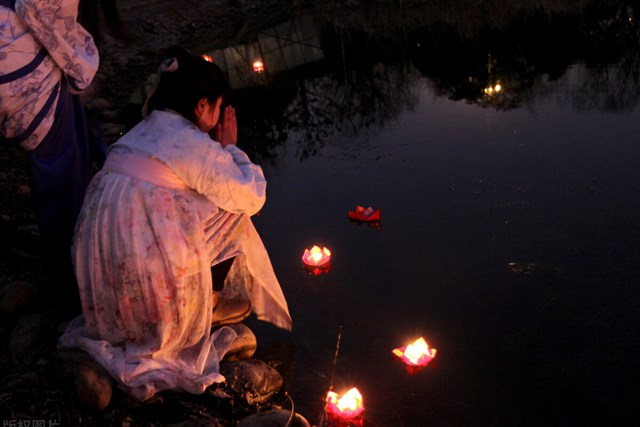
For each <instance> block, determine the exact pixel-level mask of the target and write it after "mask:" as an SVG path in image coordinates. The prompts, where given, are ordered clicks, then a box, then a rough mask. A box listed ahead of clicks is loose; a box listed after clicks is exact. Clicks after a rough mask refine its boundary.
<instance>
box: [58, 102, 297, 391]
mask: <svg viewBox="0 0 640 427" xmlns="http://www.w3.org/2000/svg"><path fill="white" fill-rule="evenodd" d="M265 190H266V181H265V179H264V175H263V173H262V169H261V168H260V167H259V166H257V165H255V164H253V163H251V161H250V160H249V158H248V157H247V156H246V154H245V153H244V152H242V151H241V150H240V149H239V148H237V147H236V146H233V145H230V146H227V147H225V148H222V146H221V145H220V144H219V143H218V142H215V141H213V140H212V139H211V138H210V137H209V136H208V135H207V134H205V133H203V132H201V131H200V130H198V129H197V128H196V126H194V125H193V124H192V123H191V122H190V121H188V120H186V119H185V118H183V117H182V116H180V115H178V114H176V113H173V112H166V111H153V112H152V113H151V114H150V115H149V116H148V117H147V118H146V119H144V120H143V121H142V122H141V123H139V124H138V125H137V126H136V127H135V128H133V129H132V130H131V131H130V132H128V133H127V134H126V135H124V136H123V137H122V138H121V139H120V140H119V141H118V142H117V143H115V144H114V145H113V146H112V147H111V148H110V151H109V156H108V158H107V163H106V164H105V167H104V169H103V170H102V171H100V172H99V173H98V174H97V175H96V176H95V177H94V179H93V181H92V182H91V184H90V186H89V189H88V190H87V196H86V198H85V202H84V205H83V208H82V212H81V214H80V218H79V220H78V223H77V226H76V235H75V241H74V246H73V251H74V252H73V256H74V260H75V269H76V275H77V279H78V285H79V288H80V297H81V300H82V308H83V315H82V316H80V317H78V318H77V319H75V320H74V321H72V322H71V323H70V325H69V327H68V328H67V331H66V332H65V334H64V335H63V336H62V337H61V339H60V342H59V347H60V348H72V347H78V348H81V349H83V350H85V351H87V352H88V353H90V354H91V355H92V356H93V357H94V358H95V359H96V360H97V361H98V362H99V363H100V364H101V365H102V366H104V367H105V368H106V369H107V371H108V372H109V373H110V374H111V375H112V376H113V377H114V378H115V379H117V380H118V381H119V383H120V384H121V385H122V386H123V387H124V388H125V389H126V390H127V391H128V392H129V393H130V394H131V395H133V396H134V397H137V398H139V399H146V398H149V397H151V396H152V395H153V394H154V393H156V392H158V391H161V390H166V389H171V390H185V391H188V392H191V393H202V392H203V391H204V389H205V388H206V387H207V386H209V385H211V384H213V383H214V382H220V381H223V380H224V378H223V377H222V376H221V375H220V374H219V360H220V359H221V358H222V357H223V355H224V353H225V352H226V350H227V348H228V346H229V345H230V344H231V343H232V342H233V339H235V337H236V335H235V332H234V331H233V330H232V329H231V328H224V327H223V328H221V329H218V330H217V331H216V332H215V333H214V334H211V333H210V325H211V319H212V309H213V302H212V278H211V269H210V267H211V265H214V264H217V263H219V262H222V261H224V260H225V259H228V258H231V257H233V256H235V257H236V258H235V261H234V263H233V266H232V269H231V271H230V272H229V275H228V277H227V281H226V283H225V291H224V292H230V293H231V294H232V295H233V296H234V297H243V296H244V297H245V298H248V299H249V300H250V302H251V308H252V311H253V312H254V313H255V314H256V316H257V318H258V319H261V320H265V321H268V322H271V323H273V324H275V325H276V326H279V327H281V328H284V329H291V317H290V316H289V311H288V308H287V303H286V301H285V298H284V295H283V293H282V290H281V288H280V284H279V283H278V280H277V278H276V276H275V274H274V272H273V268H272V266H271V262H270V260H269V257H268V255H267V252H266V249H265V248H264V245H263V244H262V241H261V239H260V237H259V235H258V233H257V231H256V230H255V228H254V226H253V223H252V222H251V219H250V218H249V217H250V216H251V215H253V214H255V213H256V212H258V211H259V210H260V208H261V207H262V205H263V203H264V201H265Z"/></svg>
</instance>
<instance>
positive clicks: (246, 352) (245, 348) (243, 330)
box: [222, 323, 258, 362]
mask: <svg viewBox="0 0 640 427" xmlns="http://www.w3.org/2000/svg"><path fill="white" fill-rule="evenodd" d="M227 326H228V327H229V328H232V329H233V330H234V331H236V334H238V337H237V338H236V339H235V340H234V341H233V343H232V344H231V348H230V349H229V351H227V353H226V354H225V355H224V358H223V359H222V360H223V361H226V362H233V361H238V360H244V359H248V358H250V357H251V356H253V354H254V353H255V352H256V348H258V340H257V339H256V336H255V334H254V333H253V331H252V330H251V329H249V327H248V326H246V325H245V324H243V323H235V324H232V325H227Z"/></svg>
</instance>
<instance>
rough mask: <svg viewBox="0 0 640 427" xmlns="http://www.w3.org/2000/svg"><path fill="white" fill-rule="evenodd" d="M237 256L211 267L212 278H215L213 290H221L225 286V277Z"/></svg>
mask: <svg viewBox="0 0 640 427" xmlns="http://www.w3.org/2000/svg"><path fill="white" fill-rule="evenodd" d="M234 259H235V258H229V259H226V260H224V261H222V262H221V263H218V264H216V265H214V266H212V267H211V278H212V279H213V290H214V291H221V290H222V289H223V288H224V279H226V278H227V274H229V270H231V265H232V264H233V260H234Z"/></svg>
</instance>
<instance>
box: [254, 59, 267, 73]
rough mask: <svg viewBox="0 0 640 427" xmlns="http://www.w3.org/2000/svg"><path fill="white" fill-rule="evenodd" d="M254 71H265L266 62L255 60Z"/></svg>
mask: <svg viewBox="0 0 640 427" xmlns="http://www.w3.org/2000/svg"><path fill="white" fill-rule="evenodd" d="M253 72H254V73H256V74H262V73H264V63H263V62H262V61H260V60H255V61H253Z"/></svg>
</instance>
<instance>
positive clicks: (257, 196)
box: [178, 141, 267, 215]
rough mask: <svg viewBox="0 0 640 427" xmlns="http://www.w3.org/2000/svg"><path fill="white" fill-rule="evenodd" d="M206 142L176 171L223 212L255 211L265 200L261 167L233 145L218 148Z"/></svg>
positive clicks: (264, 186) (214, 143) (264, 183)
mask: <svg viewBox="0 0 640 427" xmlns="http://www.w3.org/2000/svg"><path fill="white" fill-rule="evenodd" d="M207 145H208V146H209V149H208V150H206V152H205V153H202V154H203V155H202V156H200V158H199V159H197V160H196V161H195V162H193V163H192V167H190V168H188V169H183V170H182V173H180V172H178V173H179V174H180V175H182V178H183V179H184V180H185V183H186V184H187V185H188V186H189V187H191V188H193V189H194V190H196V191H197V192H198V193H200V194H203V195H204V196H205V197H206V198H207V199H209V200H210V201H211V202H213V203H214V204H215V205H216V206H218V207H219V208H221V209H224V210H225V211H227V212H232V213H246V214H248V215H254V214H256V213H257V212H258V211H259V210H260V209H261V208H262V206H263V205H264V202H265V200H266V189H267V182H266V180H265V178H264V174H263V172H262V168H261V167H260V166H258V165H256V164H254V163H252V162H251V160H249V157H248V156H247V155H246V154H245V153H244V152H243V151H242V150H240V149H239V148H237V147H236V146H233V145H230V146H227V147H226V148H222V147H221V146H220V144H218V143H217V142H215V141H210V142H209V143H208V144H207ZM194 163H195V165H194ZM196 165H197V166H196ZM193 166H196V167H193Z"/></svg>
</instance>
